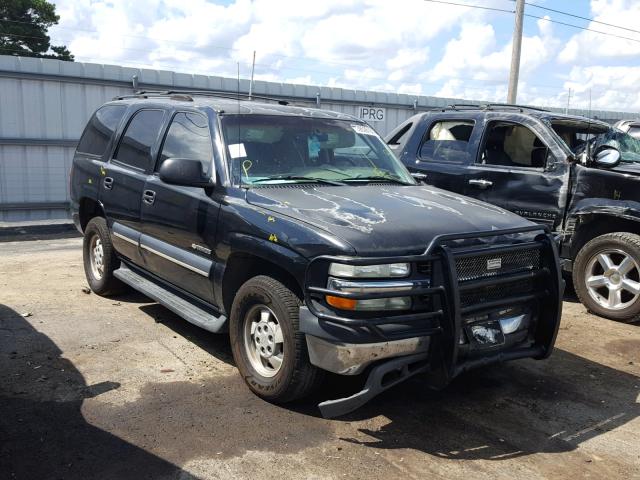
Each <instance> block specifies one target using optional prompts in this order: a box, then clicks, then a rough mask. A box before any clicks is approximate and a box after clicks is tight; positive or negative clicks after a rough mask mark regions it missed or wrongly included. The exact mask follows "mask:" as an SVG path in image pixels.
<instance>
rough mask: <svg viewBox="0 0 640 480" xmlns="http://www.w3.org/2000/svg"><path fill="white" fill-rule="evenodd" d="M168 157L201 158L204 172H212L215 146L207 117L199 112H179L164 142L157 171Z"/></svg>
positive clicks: (172, 121)
mask: <svg viewBox="0 0 640 480" xmlns="http://www.w3.org/2000/svg"><path fill="white" fill-rule="evenodd" d="M167 158H188V159H190V160H200V162H201V163H202V173H203V174H205V175H207V174H209V173H211V163H212V159H213V146H212V144H211V135H210V133H209V124H208V122H207V118H206V117H205V116H204V115H201V114H199V113H191V112H189V113H187V112H178V113H176V114H175V115H174V117H173V120H171V125H170V126H169V130H168V131H167V136H166V137H165V139H164V143H163V144H162V150H161V152H160V156H159V158H158V165H157V167H156V171H157V170H159V169H160V165H162V162H164V161H165V160H166V159H167Z"/></svg>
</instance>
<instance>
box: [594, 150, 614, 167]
mask: <svg viewBox="0 0 640 480" xmlns="http://www.w3.org/2000/svg"><path fill="white" fill-rule="evenodd" d="M594 160H595V162H596V165H597V166H599V167H605V168H613V167H615V166H616V165H618V164H619V163H620V160H621V156H620V151H619V150H616V149H615V148H603V149H601V150H600V151H599V152H598V153H596V154H595V157H594Z"/></svg>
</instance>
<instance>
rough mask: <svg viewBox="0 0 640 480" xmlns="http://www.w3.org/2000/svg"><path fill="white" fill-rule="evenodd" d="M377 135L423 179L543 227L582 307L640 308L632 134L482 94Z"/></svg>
mask: <svg viewBox="0 0 640 480" xmlns="http://www.w3.org/2000/svg"><path fill="white" fill-rule="evenodd" d="M387 142H388V143H389V145H390V147H391V148H392V149H393V150H394V151H395V153H396V155H397V156H398V158H400V159H401V160H402V162H403V163H404V164H405V165H406V166H407V167H408V168H409V170H410V171H412V172H414V174H420V175H422V176H425V177H426V179H427V182H428V183H429V184H430V185H433V186H435V187H439V188H444V189H446V190H450V191H452V192H455V193H457V194H462V195H468V196H470V197H474V198H476V199H478V200H482V201H484V202H489V203H492V204H494V205H497V206H500V207H502V208H505V209H507V210H511V211H512V212H514V213H517V214H518V215H522V216H523V217H525V218H528V219H529V220H532V221H534V222H537V223H540V224H544V225H546V226H547V227H549V229H550V230H551V231H552V232H553V233H554V235H555V236H556V237H557V239H558V241H559V244H560V256H561V259H562V265H563V269H564V271H565V272H567V273H571V274H572V277H573V285H574V287H575V290H576V293H577V295H578V297H579V298H580V301H581V302H582V303H583V304H584V305H585V306H586V307H587V308H588V309H589V310H590V311H592V312H594V313H596V314H598V315H600V316H603V317H606V318H611V319H615V320H623V321H633V320H637V319H638V318H640V194H639V190H638V187H640V140H638V139H636V138H633V137H632V136H630V135H629V134H627V133H625V132H622V131H620V130H618V129H616V128H613V127H611V126H610V125H609V124H607V123H605V122H601V121H598V120H591V119H588V118H584V117H576V116H570V115H563V114H559V113H555V112H550V111H547V110H541V109H535V108H531V107H521V106H517V105H491V104H489V105H453V106H451V107H449V108H445V109H439V110H433V111H429V112H425V113H420V114H418V115H415V116H413V117H412V118H410V119H408V120H407V121H405V122H404V123H402V124H401V125H399V126H398V127H397V128H396V129H395V130H394V131H393V132H391V133H390V134H389V135H388V137H387Z"/></svg>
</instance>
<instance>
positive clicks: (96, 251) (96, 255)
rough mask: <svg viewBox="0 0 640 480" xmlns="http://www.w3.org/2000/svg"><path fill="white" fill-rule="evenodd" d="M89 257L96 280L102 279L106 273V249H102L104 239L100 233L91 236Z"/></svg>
mask: <svg viewBox="0 0 640 480" xmlns="http://www.w3.org/2000/svg"><path fill="white" fill-rule="evenodd" d="M89 259H90V261H91V273H92V274H93V276H94V278H95V279H96V280H100V279H101V278H102V275H104V250H103V249H102V240H101V239H100V236H99V235H94V236H93V237H92V238H91V244H90V245H89Z"/></svg>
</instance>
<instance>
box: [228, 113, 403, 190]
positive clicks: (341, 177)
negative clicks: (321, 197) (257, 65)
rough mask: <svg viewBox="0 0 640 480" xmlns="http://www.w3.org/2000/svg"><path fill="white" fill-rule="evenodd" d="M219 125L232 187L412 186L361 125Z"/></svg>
mask: <svg viewBox="0 0 640 480" xmlns="http://www.w3.org/2000/svg"><path fill="white" fill-rule="evenodd" d="M221 121H222V129H223V133H224V137H225V143H226V146H227V155H228V158H229V159H230V163H231V166H230V169H231V178H232V180H233V183H234V184H236V185H238V184H239V185H268V184H274V183H302V182H319V183H325V184H331V185H342V184H347V183H358V182H362V183H366V182H371V181H375V182H378V181H380V182H390V183H402V184H407V185H414V184H415V181H414V180H413V178H412V177H411V175H410V174H409V172H408V171H407V169H406V168H405V167H404V165H402V164H401V163H400V161H399V160H398V159H397V158H396V157H395V156H394V155H393V153H392V152H391V151H390V150H389V148H388V147H387V146H386V144H385V143H384V142H383V141H382V139H381V138H380V137H379V136H378V135H377V134H376V133H375V131H374V130H373V129H372V128H371V127H369V126H368V125H366V124H364V123H358V122H357V121H350V120H334V119H324V118H309V117H297V116H284V115H225V116H223V117H222V120H221Z"/></svg>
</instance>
